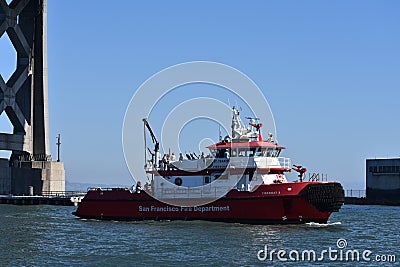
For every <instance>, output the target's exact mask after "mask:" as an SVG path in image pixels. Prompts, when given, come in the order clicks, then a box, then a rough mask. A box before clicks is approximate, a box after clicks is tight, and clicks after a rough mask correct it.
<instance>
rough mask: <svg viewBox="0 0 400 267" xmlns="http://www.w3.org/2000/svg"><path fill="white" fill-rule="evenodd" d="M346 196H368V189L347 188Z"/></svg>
mask: <svg viewBox="0 0 400 267" xmlns="http://www.w3.org/2000/svg"><path fill="white" fill-rule="evenodd" d="M345 196H346V197H358V198H362V197H366V191H365V190H354V189H347V190H345Z"/></svg>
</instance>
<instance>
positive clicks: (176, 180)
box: [175, 177, 182, 186]
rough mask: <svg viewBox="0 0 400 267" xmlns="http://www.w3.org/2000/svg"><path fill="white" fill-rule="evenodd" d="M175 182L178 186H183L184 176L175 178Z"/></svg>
mask: <svg viewBox="0 0 400 267" xmlns="http://www.w3.org/2000/svg"><path fill="white" fill-rule="evenodd" d="M175 184H176V185H177V186H181V185H182V178H180V177H178V178H175Z"/></svg>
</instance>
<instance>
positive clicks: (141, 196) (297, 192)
mask: <svg viewBox="0 0 400 267" xmlns="http://www.w3.org/2000/svg"><path fill="white" fill-rule="evenodd" d="M311 187H314V189H310V188H311ZM319 188H321V189H319ZM329 188H331V189H329ZM315 189H317V190H315ZM328 189H329V190H328ZM321 190H322V191H321ZM315 192H317V193H315ZM318 198H321V199H319V200H317V201H316V200H315V199H318ZM343 200H344V196H343V188H342V187H341V185H340V184H338V183H319V182H303V183H284V184H272V185H260V186H259V187H258V188H257V189H256V190H255V191H253V192H245V191H237V190H231V191H230V192H229V193H228V194H227V195H226V196H225V197H223V198H220V199H218V200H216V201H214V202H211V203H209V204H207V205H203V206H198V207H178V206H172V205H168V204H165V203H163V202H160V201H158V200H156V199H154V198H153V197H151V196H149V195H148V194H146V193H145V192H141V193H132V192H131V191H129V190H125V189H116V188H114V189H109V190H101V189H98V190H91V191H89V192H88V193H87V194H86V196H85V197H84V198H83V199H82V202H81V203H79V206H78V209H77V211H76V212H74V215H76V216H78V217H81V218H87V219H104V220H208V221H226V222H242V223H257V224H269V223H306V222H319V223H326V222H327V220H328V218H329V216H330V215H331V213H332V212H333V211H338V210H339V208H340V206H341V205H342V204H343ZM327 202H329V203H327Z"/></svg>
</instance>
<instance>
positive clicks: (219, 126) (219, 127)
mask: <svg viewBox="0 0 400 267" xmlns="http://www.w3.org/2000/svg"><path fill="white" fill-rule="evenodd" d="M218 133H219V141H220V142H221V141H222V135H221V125H218Z"/></svg>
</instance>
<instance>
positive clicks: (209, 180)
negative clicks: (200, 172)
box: [204, 176, 211, 184]
mask: <svg viewBox="0 0 400 267" xmlns="http://www.w3.org/2000/svg"><path fill="white" fill-rule="evenodd" d="M210 182H211V179H210V176H205V177H204V184H209V183H210Z"/></svg>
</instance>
